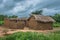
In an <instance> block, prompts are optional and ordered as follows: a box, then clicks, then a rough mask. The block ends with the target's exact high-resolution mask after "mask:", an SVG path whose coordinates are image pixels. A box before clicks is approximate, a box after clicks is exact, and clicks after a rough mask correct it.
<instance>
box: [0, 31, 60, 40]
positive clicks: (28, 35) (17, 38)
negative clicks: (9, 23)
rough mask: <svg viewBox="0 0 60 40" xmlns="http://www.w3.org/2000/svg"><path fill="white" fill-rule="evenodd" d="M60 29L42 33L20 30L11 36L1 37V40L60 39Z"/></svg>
mask: <svg viewBox="0 0 60 40" xmlns="http://www.w3.org/2000/svg"><path fill="white" fill-rule="evenodd" d="M59 33H60V31H58V32H54V33H50V34H42V33H36V32H18V33H14V34H12V35H9V36H5V37H2V38H0V40H60V34H59Z"/></svg>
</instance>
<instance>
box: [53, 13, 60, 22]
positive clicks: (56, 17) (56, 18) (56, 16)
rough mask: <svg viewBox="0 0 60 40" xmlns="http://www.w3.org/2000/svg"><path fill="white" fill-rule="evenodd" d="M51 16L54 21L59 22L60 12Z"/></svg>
mask: <svg viewBox="0 0 60 40" xmlns="http://www.w3.org/2000/svg"><path fill="white" fill-rule="evenodd" d="M52 18H53V19H55V20H56V22H60V14H55V15H54V16H52Z"/></svg>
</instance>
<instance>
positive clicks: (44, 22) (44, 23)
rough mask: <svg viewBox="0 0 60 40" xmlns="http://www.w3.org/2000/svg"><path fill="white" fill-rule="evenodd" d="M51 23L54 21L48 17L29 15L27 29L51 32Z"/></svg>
mask: <svg viewBox="0 0 60 40" xmlns="http://www.w3.org/2000/svg"><path fill="white" fill-rule="evenodd" d="M53 22H55V20H54V19H52V18H51V17H49V16H42V15H31V17H30V18H29V19H28V27H29V28H30V29H35V30H51V29H53V27H52V24H53Z"/></svg>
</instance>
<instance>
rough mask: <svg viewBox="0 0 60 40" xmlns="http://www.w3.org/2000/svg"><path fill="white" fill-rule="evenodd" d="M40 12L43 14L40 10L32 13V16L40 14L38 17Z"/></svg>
mask: <svg viewBox="0 0 60 40" xmlns="http://www.w3.org/2000/svg"><path fill="white" fill-rule="evenodd" d="M42 12H43V10H40V11H35V12H32V14H36V15H38V14H40V15H42Z"/></svg>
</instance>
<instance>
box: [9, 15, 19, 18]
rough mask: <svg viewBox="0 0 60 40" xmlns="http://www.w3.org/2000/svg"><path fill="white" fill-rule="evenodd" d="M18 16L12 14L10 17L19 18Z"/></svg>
mask: <svg viewBox="0 0 60 40" xmlns="http://www.w3.org/2000/svg"><path fill="white" fill-rule="evenodd" d="M17 17H18V16H16V15H12V16H9V18H17Z"/></svg>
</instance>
